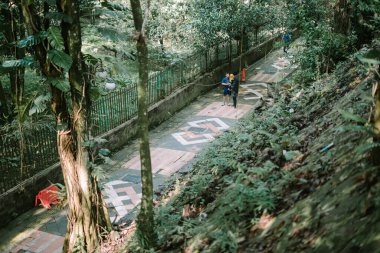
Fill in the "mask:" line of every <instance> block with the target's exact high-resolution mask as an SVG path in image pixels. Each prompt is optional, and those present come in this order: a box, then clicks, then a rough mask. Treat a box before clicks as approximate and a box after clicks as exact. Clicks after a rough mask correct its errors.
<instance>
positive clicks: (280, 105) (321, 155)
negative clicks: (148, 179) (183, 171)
mask: <svg viewBox="0 0 380 253" xmlns="http://www.w3.org/2000/svg"><path fill="white" fill-rule="evenodd" d="M287 82H289V83H286V82H285V83H283V84H281V86H280V87H278V89H276V90H274V91H273V94H274V98H275V102H274V103H273V104H270V105H269V104H266V105H263V107H262V108H260V109H259V110H257V111H256V112H255V113H253V114H252V115H251V116H250V117H248V118H246V119H245V120H244V121H242V122H241V124H240V125H239V126H238V127H235V128H234V129H232V130H231V131H230V132H228V133H226V134H224V135H222V136H221V137H220V138H218V139H217V140H216V141H215V142H214V143H213V144H212V145H211V146H210V147H209V148H208V149H207V150H206V151H205V152H203V153H202V155H201V156H200V157H199V159H198V161H197V162H196V163H195V164H194V166H193V170H192V171H191V172H189V173H188V174H187V175H185V176H184V177H182V178H181V179H180V180H178V181H176V182H174V183H173V184H172V187H170V188H169V190H168V191H167V192H166V193H165V194H164V195H162V199H161V200H162V201H161V203H160V205H159V208H158V209H157V215H156V221H157V231H159V233H158V237H159V241H158V244H159V246H158V247H157V250H158V251H159V252H237V251H239V252H303V251H305V252H377V251H380V242H379V232H380V213H379V212H376V209H377V208H378V206H379V205H380V199H379V197H378V193H379V192H380V183H379V182H378V178H379V177H378V169H375V168H373V167H372V166H371V165H370V164H369V162H368V148H369V146H371V134H370V132H371V129H370V127H369V126H367V124H366V122H367V118H368V116H369V114H370V110H371V109H370V108H371V105H372V98H371V88H372V85H373V83H374V77H373V75H372V74H369V73H368V72H367V70H366V69H365V68H363V67H362V66H361V65H360V63H358V62H356V61H355V60H354V59H352V60H350V61H348V62H346V63H344V64H342V65H341V66H339V67H338V70H337V71H336V72H335V73H334V74H332V75H330V76H328V77H326V78H325V79H323V80H321V81H319V82H316V83H314V84H313V85H312V86H308V87H302V86H301V85H296V84H294V83H291V80H288V81H287ZM331 143H333V145H330V146H331V147H330V148H326V151H321V150H322V149H323V148H324V147H326V146H327V145H329V144H331Z"/></svg>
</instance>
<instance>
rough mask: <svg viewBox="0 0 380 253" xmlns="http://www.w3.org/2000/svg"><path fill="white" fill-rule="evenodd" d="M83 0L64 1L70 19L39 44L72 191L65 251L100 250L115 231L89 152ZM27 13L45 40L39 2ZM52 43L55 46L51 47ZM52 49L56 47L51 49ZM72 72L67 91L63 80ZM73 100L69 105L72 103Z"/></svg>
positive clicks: (31, 28)
mask: <svg viewBox="0 0 380 253" xmlns="http://www.w3.org/2000/svg"><path fill="white" fill-rule="evenodd" d="M78 4H79V3H78V1H75V0H60V1H57V6H55V8H56V9H57V11H58V12H60V13H61V16H62V17H64V18H63V19H62V21H61V27H60V28H61V33H62V35H61V34H60V32H59V31H60V28H59V27H57V26H51V27H48V26H49V24H48V23H46V22H45V23H44V24H43V25H44V28H45V29H48V33H50V34H52V36H50V37H48V40H46V39H45V40H42V41H41V43H38V44H35V45H34V50H35V55H36V58H37V60H38V62H39V64H40V67H41V71H42V73H43V74H44V75H45V76H46V77H47V81H48V82H49V83H50V86H51V93H52V101H51V108H52V111H53V113H54V114H55V116H56V122H57V143H58V152H59V158H60V163H61V168H62V172H63V176H64V181H65V185H66V190H67V199H68V206H69V208H68V224H67V233H66V237H65V242H64V248H63V252H76V251H78V249H80V251H82V252H83V251H84V252H95V251H96V250H97V249H98V247H99V243H100V239H101V233H103V231H104V230H105V231H107V230H109V229H110V225H111V224H110V221H109V217H108V215H107V210H106V208H105V205H104V203H103V199H102V196H101V194H100V190H99V188H98V185H97V181H96V179H95V178H94V177H93V176H92V175H91V169H92V167H91V166H92V164H91V162H90V160H89V153H88V148H87V146H86V145H85V142H86V141H88V131H87V130H88V125H87V123H88V121H87V115H88V102H89V94H88V91H89V88H90V87H89V86H90V83H89V82H88V81H87V80H86V79H85V78H84V74H85V73H86V70H85V65H84V63H83V59H82V58H83V56H82V53H81V43H82V42H81V27H80V20H79V17H80V11H79V6H78ZM22 11H23V16H24V20H25V24H26V27H27V30H28V33H29V34H30V35H31V36H38V35H40V36H41V32H42V31H43V30H42V22H41V20H40V19H39V16H38V15H37V14H36V11H35V8H34V6H33V1H28V0H22ZM48 44H49V46H47V45H48ZM50 48H51V49H50ZM67 70H68V73H69V84H68V87H65V86H64V84H62V83H64V81H63V80H62V79H63V78H62V76H63V73H64V71H67ZM68 98H69V99H70V101H68V100H67V99H68Z"/></svg>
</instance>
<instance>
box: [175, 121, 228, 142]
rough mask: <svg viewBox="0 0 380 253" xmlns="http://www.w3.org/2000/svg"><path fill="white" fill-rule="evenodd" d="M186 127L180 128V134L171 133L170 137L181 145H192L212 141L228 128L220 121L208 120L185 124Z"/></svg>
mask: <svg viewBox="0 0 380 253" xmlns="http://www.w3.org/2000/svg"><path fill="white" fill-rule="evenodd" d="M187 124H188V125H189V126H188V127H184V128H182V130H183V131H182V132H177V133H173V134H172V136H173V137H174V139H176V140H177V141H178V142H179V143H181V144H182V145H194V144H200V143H206V142H209V141H212V140H214V136H216V135H218V134H219V133H220V132H221V131H222V130H227V129H228V128H229V126H228V125H227V124H226V123H224V122H223V121H222V120H221V119H218V118H210V119H202V120H196V121H190V122H187Z"/></svg>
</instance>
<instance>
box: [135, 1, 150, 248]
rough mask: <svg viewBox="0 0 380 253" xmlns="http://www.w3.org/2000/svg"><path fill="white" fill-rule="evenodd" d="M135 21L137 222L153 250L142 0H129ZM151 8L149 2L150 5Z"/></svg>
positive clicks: (143, 239) (145, 244) (146, 244)
mask: <svg viewBox="0 0 380 253" xmlns="http://www.w3.org/2000/svg"><path fill="white" fill-rule="evenodd" d="M130 2H131V7H132V14H133V21H134V24H135V28H136V32H137V38H136V39H137V54H138V61H139V81H138V89H137V91H138V97H137V103H138V123H139V137H140V159H141V179H142V200H141V207H140V213H139V215H138V219H137V229H138V231H137V235H138V236H139V237H140V240H139V241H140V242H141V244H142V245H141V246H142V247H143V248H146V249H149V248H152V247H153V246H154V244H155V233H154V216H153V215H154V213H153V180H152V165H151V160H150V150H149V136H148V125H149V121H148V107H147V103H146V90H147V85H148V47H147V42H146V37H145V34H144V27H143V24H144V22H146V20H143V15H142V9H141V5H140V1H139V0H130ZM148 7H149V2H148Z"/></svg>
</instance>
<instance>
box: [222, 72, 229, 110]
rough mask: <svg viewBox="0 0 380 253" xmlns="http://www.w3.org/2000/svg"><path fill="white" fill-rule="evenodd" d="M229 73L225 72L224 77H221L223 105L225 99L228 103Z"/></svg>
mask: <svg viewBox="0 0 380 253" xmlns="http://www.w3.org/2000/svg"><path fill="white" fill-rule="evenodd" d="M229 76H230V74H229V73H226V75H225V77H224V78H223V79H222V85H223V104H222V106H224V105H225V104H226V101H227V105H230V94H231V83H230V80H229Z"/></svg>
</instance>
